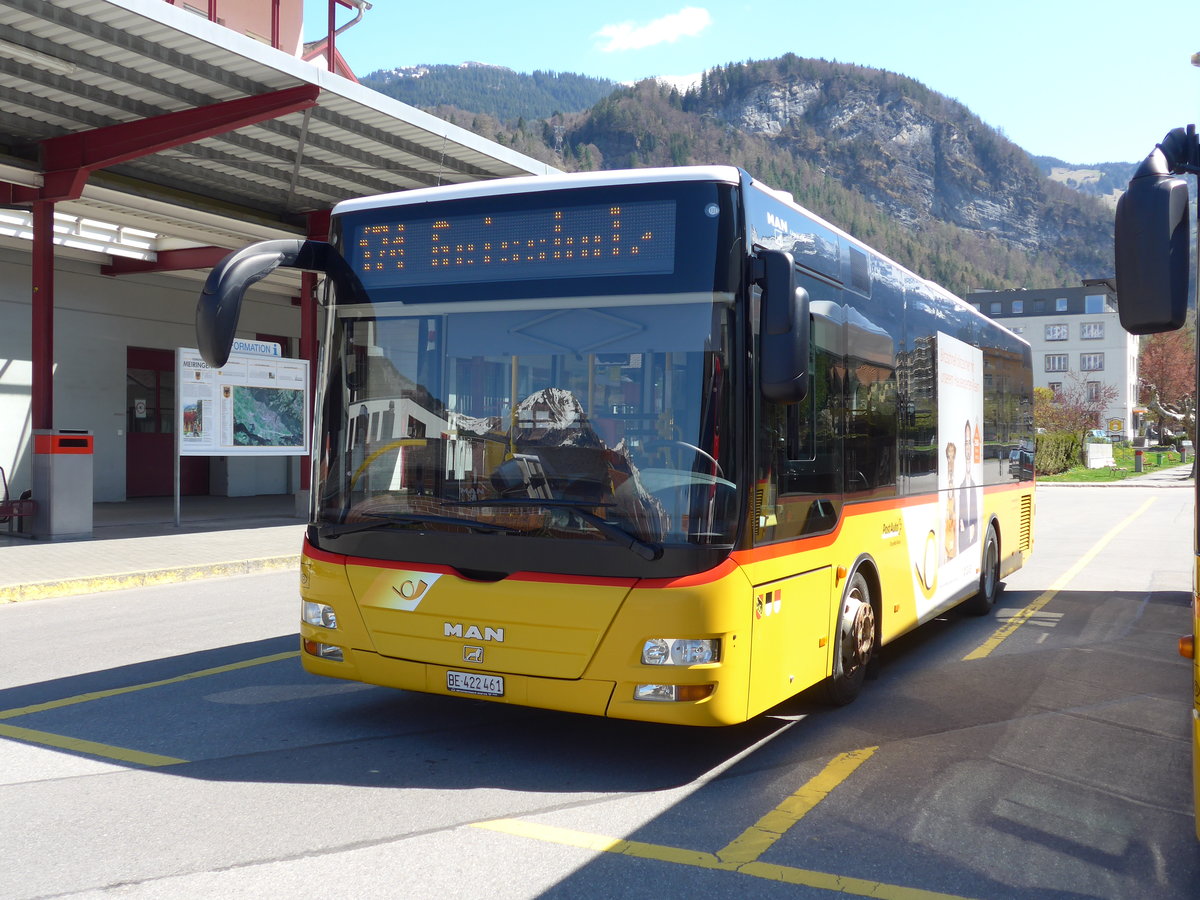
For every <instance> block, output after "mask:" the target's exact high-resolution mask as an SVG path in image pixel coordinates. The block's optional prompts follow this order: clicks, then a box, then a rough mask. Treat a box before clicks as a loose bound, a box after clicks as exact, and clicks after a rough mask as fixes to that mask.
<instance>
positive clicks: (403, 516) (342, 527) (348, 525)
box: [319, 513, 521, 538]
mask: <svg viewBox="0 0 1200 900" xmlns="http://www.w3.org/2000/svg"><path fill="white" fill-rule="evenodd" d="M363 515H364V516H367V517H368V518H369V519H372V520H374V521H369V522H343V523H341V524H337V525H322V526H321V527H320V532H319V533H320V535H321V537H327V538H335V537H340V536H341V535H343V534H353V533H354V532H356V531H370V530H371V529H372V528H386V527H388V526H391V525H426V524H428V525H458V526H460V527H463V528H470V529H472V530H473V531H485V532H504V533H506V534H519V533H520V531H521V529H519V528H512V527H510V526H508V525H497V524H495V523H492V522H482V521H480V520H479V519H462V518H459V517H457V516H428V515H421V514H417V513H363Z"/></svg>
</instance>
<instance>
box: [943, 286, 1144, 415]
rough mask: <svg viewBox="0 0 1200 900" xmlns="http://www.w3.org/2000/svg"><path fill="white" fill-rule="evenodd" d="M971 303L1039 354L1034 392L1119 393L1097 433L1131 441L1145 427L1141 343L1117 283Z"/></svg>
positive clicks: (980, 297) (979, 297) (976, 297)
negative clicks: (1120, 304) (1081, 389)
mask: <svg viewBox="0 0 1200 900" xmlns="http://www.w3.org/2000/svg"><path fill="white" fill-rule="evenodd" d="M966 300H967V302H968V303H971V304H972V305H973V306H974V307H975V308H976V309H978V310H979V311H980V312H982V313H983V314H984V315H987V316H989V317H991V318H993V319H996V320H997V321H1000V322H1002V323H1004V324H1005V325H1006V326H1008V327H1009V328H1011V329H1012V330H1013V331H1015V332H1016V333H1017V334H1019V335H1021V336H1022V337H1023V338H1025V340H1027V341H1029V344H1030V346H1031V347H1032V348H1033V385H1034V387H1044V388H1050V389H1051V390H1059V389H1061V388H1062V387H1063V386H1064V385H1067V384H1070V383H1072V382H1073V381H1078V382H1079V383H1081V384H1083V385H1084V386H1085V389H1086V390H1087V391H1088V392H1089V393H1090V394H1091V395H1092V396H1100V395H1101V393H1102V391H1103V387H1102V386H1104V385H1109V386H1111V387H1113V388H1115V389H1116V392H1117V393H1116V397H1115V399H1113V400H1112V401H1111V402H1110V403H1109V405H1108V408H1107V409H1106V410H1105V412H1104V414H1103V416H1102V417H1101V420H1100V421H1098V422H1097V423H1096V427H1097V428H1103V429H1105V430H1106V431H1109V432H1112V433H1116V434H1119V435H1121V436H1124V437H1129V436H1131V435H1132V434H1133V433H1134V432H1135V431H1136V429H1137V427H1138V425H1139V424H1140V408H1139V407H1138V405H1137V401H1138V338H1137V336H1136V335H1131V334H1129V333H1127V332H1126V331H1125V329H1123V328H1122V327H1121V322H1120V319H1119V317H1118V315H1117V291H1116V284H1115V280H1114V279H1112V278H1103V279H1099V278H1098V279H1086V280H1084V282H1083V284H1082V285H1081V286H1080V287H1061V288H1045V289H1031V290H1014V291H977V292H974V293H970V294H967V296H966Z"/></svg>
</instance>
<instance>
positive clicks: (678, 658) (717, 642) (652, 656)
mask: <svg viewBox="0 0 1200 900" xmlns="http://www.w3.org/2000/svg"><path fill="white" fill-rule="evenodd" d="M720 661H721V639H720V638H706V639H703V640H693V639H691V638H651V639H650V640H648V641H646V643H644V644H642V665H644V666H695V665H701V664H703V663H714V662H720Z"/></svg>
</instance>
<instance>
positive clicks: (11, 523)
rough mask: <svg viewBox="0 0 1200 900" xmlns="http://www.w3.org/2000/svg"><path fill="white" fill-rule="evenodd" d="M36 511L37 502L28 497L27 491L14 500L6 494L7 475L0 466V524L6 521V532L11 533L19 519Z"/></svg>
mask: <svg viewBox="0 0 1200 900" xmlns="http://www.w3.org/2000/svg"><path fill="white" fill-rule="evenodd" d="M36 511H37V503H35V502H34V501H33V500H31V499H29V491H25V492H24V493H23V494H21V496H20V497H19V498H18V499H16V500H13V499H12V498H10V497H9V496H8V477H7V476H6V475H5V474H4V468H3V467H0V525H3V524H5V523H7V524H8V533H9V534H12V533H13V530H14V528H15V527H16V524H17V521H18V520H19V519H23V518H25V517H26V516H32V515H33V514H34V513H35V512H36Z"/></svg>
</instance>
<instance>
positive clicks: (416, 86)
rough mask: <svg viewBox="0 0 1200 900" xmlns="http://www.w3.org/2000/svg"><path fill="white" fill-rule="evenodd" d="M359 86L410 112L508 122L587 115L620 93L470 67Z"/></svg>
mask: <svg viewBox="0 0 1200 900" xmlns="http://www.w3.org/2000/svg"><path fill="white" fill-rule="evenodd" d="M361 82H362V84H364V85H366V86H367V87H369V88H372V89H374V90H377V91H379V92H380V93H381V94H387V95H388V96H389V97H393V98H395V99H396V100H399V101H401V102H402V103H407V104H409V105H410V106H419V107H421V108H423V109H428V108H430V107H435V106H443V105H445V106H453V107H456V108H458V109H463V110H471V111H473V112H479V113H487V114H489V115H492V116H495V117H496V118H498V119H502V120H505V121H507V120H514V121H515V120H517V119H519V118H521V117H524V118H526V119H544V118H546V117H548V116H551V115H554V114H555V113H557V112H578V111H581V110H585V109H587V108H588V107H590V106H591V105H592V104H594V103H595V102H596V101H598V100H599V99H600V98H601V97H604V96H606V95H608V94H609V93H611V92H612V91H613V90H614V89H615V88H616V87H617V84H616V82H613V81H608V80H607V79H604V78H590V77H588V76H586V75H574V74H570V73H566V72H540V71H539V72H534V73H533V74H532V75H522V74H519V73H517V72H514V71H513V70H512V69H506V68H504V67H503V66H489V65H485V64H483V63H471V62H468V63H462V64H461V65H457V66H449V65H429V66H408V67H405V68H399V69H380V70H379V71H377V72H372V73H371V74H370V75H367V76H366V77H364V78H362V79H361Z"/></svg>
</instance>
